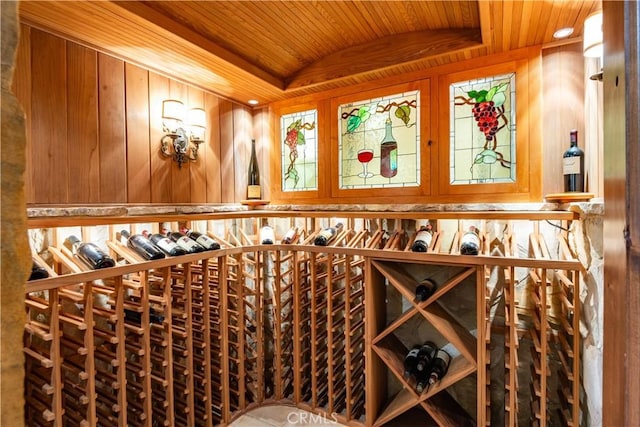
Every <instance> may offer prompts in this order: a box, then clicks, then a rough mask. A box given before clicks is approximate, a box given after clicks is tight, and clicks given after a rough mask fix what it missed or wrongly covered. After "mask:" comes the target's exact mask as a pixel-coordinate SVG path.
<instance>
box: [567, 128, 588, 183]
mask: <svg viewBox="0 0 640 427" xmlns="http://www.w3.org/2000/svg"><path fill="white" fill-rule="evenodd" d="M569 142H570V146H569V148H568V149H567V151H565V152H564V154H563V155H562V173H563V175H564V191H567V192H571V191H578V192H582V191H584V151H582V150H581V149H580V147H578V131H577V130H575V129H574V130H572V131H571V132H570V133H569Z"/></svg>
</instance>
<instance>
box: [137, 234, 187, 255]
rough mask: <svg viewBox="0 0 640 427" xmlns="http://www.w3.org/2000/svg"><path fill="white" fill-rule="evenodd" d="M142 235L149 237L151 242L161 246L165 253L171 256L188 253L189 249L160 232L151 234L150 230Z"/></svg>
mask: <svg viewBox="0 0 640 427" xmlns="http://www.w3.org/2000/svg"><path fill="white" fill-rule="evenodd" d="M142 235H143V236H144V237H146V238H147V239H149V240H150V241H151V243H153V244H154V245H156V246H157V247H159V248H160V249H162V250H163V251H164V253H166V254H168V255H170V256H179V255H186V254H187V251H185V250H184V249H182V248H181V247H180V246H178V244H177V243H176V242H174V241H173V240H171V239H170V238H168V237H167V236H163V235H162V234H160V233H154V234H151V233H149V232H148V231H146V230H145V231H143V232H142Z"/></svg>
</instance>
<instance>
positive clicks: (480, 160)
mask: <svg viewBox="0 0 640 427" xmlns="http://www.w3.org/2000/svg"><path fill="white" fill-rule="evenodd" d="M515 89H516V86H515V73H510V74H506V75H499V76H492V77H487V78H481V79H475V80H469V81H465V82H458V83H454V84H452V85H451V86H450V88H449V95H450V100H449V102H450V120H451V122H450V127H449V132H450V144H451V145H450V146H451V150H450V156H451V158H450V163H449V165H450V168H451V169H450V183H451V184H483V183H512V182H515V177H516V157H515V155H516V150H515V146H516V108H515V105H516V104H515V100H516V94H515Z"/></svg>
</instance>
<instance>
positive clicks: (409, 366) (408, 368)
mask: <svg viewBox="0 0 640 427" xmlns="http://www.w3.org/2000/svg"><path fill="white" fill-rule="evenodd" d="M419 352H420V346H419V345H416V346H414V347H413V348H412V349H411V350H409V352H408V353H407V355H406V356H405V357H404V377H405V378H409V377H410V376H411V375H415V371H416V365H417V364H418V353H419Z"/></svg>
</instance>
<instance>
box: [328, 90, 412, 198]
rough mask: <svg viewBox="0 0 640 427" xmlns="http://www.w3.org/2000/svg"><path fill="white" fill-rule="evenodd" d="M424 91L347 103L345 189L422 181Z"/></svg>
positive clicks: (341, 151) (342, 152)
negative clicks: (421, 101)
mask: <svg viewBox="0 0 640 427" xmlns="http://www.w3.org/2000/svg"><path fill="white" fill-rule="evenodd" d="M419 100H420V91H417V90H415V91H410V92H405V93H400V94H395V95H389V96H383V97H379V98H374V99H367V100H363V101H359V102H354V103H349V104H343V105H340V106H339V107H338V115H339V129H338V131H339V136H340V138H339V140H338V156H339V187H340V189H356V188H387V187H417V186H419V185H420V144H419V141H420V113H419V112H420V106H419Z"/></svg>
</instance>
